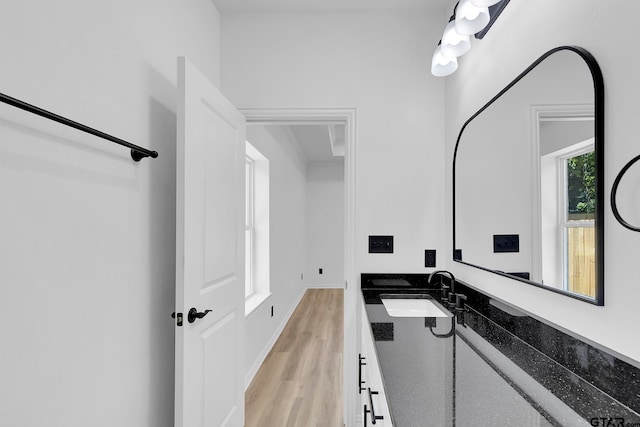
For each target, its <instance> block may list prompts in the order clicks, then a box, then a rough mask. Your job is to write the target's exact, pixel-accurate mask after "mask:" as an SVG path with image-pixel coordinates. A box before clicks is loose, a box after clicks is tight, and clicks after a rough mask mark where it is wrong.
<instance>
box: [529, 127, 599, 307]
mask: <svg viewBox="0 0 640 427" xmlns="http://www.w3.org/2000/svg"><path fill="white" fill-rule="evenodd" d="M540 166H541V169H540V171H541V175H540V176H541V186H540V189H541V237H542V248H543V251H542V254H543V256H542V270H543V276H542V277H543V283H544V284H545V285H549V286H555V287H557V288H559V289H563V290H565V291H569V292H573V293H577V294H581V295H586V296H591V297H595V282H596V278H595V207H596V206H595V204H596V188H595V152H594V144H593V139H589V140H586V141H583V142H580V143H577V144H573V145H570V146H568V147H565V148H562V149H560V150H558V151H555V152H553V153H550V154H547V155H545V156H542V157H541V163H540Z"/></svg>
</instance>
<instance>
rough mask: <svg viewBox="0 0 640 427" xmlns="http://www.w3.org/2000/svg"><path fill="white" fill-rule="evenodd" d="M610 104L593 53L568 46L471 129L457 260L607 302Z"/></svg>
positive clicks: (462, 156) (485, 110) (456, 213)
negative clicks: (606, 124) (606, 118)
mask: <svg viewBox="0 0 640 427" xmlns="http://www.w3.org/2000/svg"><path fill="white" fill-rule="evenodd" d="M603 100H604V84H603V80H602V73H601V71H600V68H599V67H598V64H597V63H596V61H595V59H594V58H593V56H591V54H589V52H587V51H585V50H584V49H582V48H578V47H574V46H561V47H558V48H555V49H552V50H551V51H549V52H547V53H545V54H544V55H543V56H541V57H540V58H539V59H538V60H536V61H535V62H534V63H533V64H532V65H531V66H530V67H528V68H527V69H526V70H524V71H523V72H522V73H521V74H520V75H519V76H518V77H516V79H514V80H513V81H512V82H511V83H510V84H509V85H508V86H507V87H506V88H505V89H503V90H502V91H500V93H498V94H497V95H496V96H495V97H494V98H493V99H491V100H490V101H489V102H488V103H487V104H486V105H484V106H483V107H482V108H481V109H480V110H479V111H478V112H477V113H475V114H474V115H473V116H472V117H471V118H470V119H469V120H468V121H467V122H466V123H465V124H464V125H463V126H462V129H461V130H460V134H459V136H458V141H457V143H456V148H455V153H454V160H453V193H454V194H453V244H454V246H453V247H454V256H453V257H454V260H455V261H457V262H461V263H464V264H467V265H471V266H474V267H477V268H481V269H483V270H487V271H490V272H493V273H496V274H499V275H501V276H506V277H509V278H512V279H514V280H519V281H522V282H526V283H529V284H532V285H535V286H540V287H543V288H545V289H548V290H550V291H553V292H558V293H562V294H565V295H567V296H570V297H573V298H577V299H580V300H583V301H586V302H589V303H593V304H596V305H603V304H604V283H603V279H604V272H603V261H604V228H603V223H604V221H603V220H604V218H603V213H604V202H603V201H604V183H603V168H604V166H603V165H604V128H603V126H604V109H603Z"/></svg>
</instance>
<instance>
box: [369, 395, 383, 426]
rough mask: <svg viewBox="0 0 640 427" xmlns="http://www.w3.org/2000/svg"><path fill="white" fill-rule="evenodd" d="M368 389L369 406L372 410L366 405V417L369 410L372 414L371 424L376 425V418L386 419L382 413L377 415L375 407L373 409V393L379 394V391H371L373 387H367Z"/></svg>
mask: <svg viewBox="0 0 640 427" xmlns="http://www.w3.org/2000/svg"><path fill="white" fill-rule="evenodd" d="M367 390H368V391H369V406H370V407H371V410H368V409H367V408H366V406H365V409H364V413H365V419H366V417H367V415H366V414H367V412H368V413H370V414H371V424H373V425H375V424H376V420H384V417H383V416H382V415H376V411H375V409H373V395H374V394H378V392H377V391H371V387H367Z"/></svg>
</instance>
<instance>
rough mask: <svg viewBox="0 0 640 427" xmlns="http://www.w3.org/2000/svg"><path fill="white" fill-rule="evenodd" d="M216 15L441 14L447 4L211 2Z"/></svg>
mask: <svg viewBox="0 0 640 427" xmlns="http://www.w3.org/2000/svg"><path fill="white" fill-rule="evenodd" d="M213 3H214V4H215V5H216V8H217V9H218V11H219V12H221V13H224V12H347V11H372V10H423V11H437V12H442V11H443V10H444V9H445V8H447V7H449V2H448V1H446V0H213Z"/></svg>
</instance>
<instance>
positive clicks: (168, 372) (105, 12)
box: [0, 0, 219, 427]
mask: <svg viewBox="0 0 640 427" xmlns="http://www.w3.org/2000/svg"><path fill="white" fill-rule="evenodd" d="M0 38H1V39H2V40H5V42H4V43H3V44H2V57H3V66H2V67H0V82H2V83H1V84H0V86H1V89H0V91H1V92H3V93H6V94H8V95H11V96H14V97H17V98H21V99H24V100H25V101H27V102H30V103H33V104H36V105H38V106H41V107H43V108H46V109H50V110H52V111H54V112H56V113H58V114H61V115H64V116H68V117H70V118H72V119H74V120H77V121H79V122H82V123H85V124H87V125H89V126H92V127H95V128H98V129H100V130H103V131H105V132H107V133H111V134H113V135H115V136H118V137H121V138H124V139H127V140H130V141H132V142H133V143H135V144H138V145H141V146H144V147H148V148H151V149H153V150H157V151H158V152H159V153H160V156H159V157H158V159H155V160H149V159H146V160H143V161H141V162H140V163H135V162H133V161H132V160H131V159H130V157H129V152H128V150H126V149H124V148H122V147H118V146H115V145H112V144H110V143H107V142H105V141H103V140H101V139H97V138H95V137H92V136H90V135H87V134H83V133H79V132H75V131H72V130H68V129H66V128H63V127H62V126H60V125H57V124H55V123H48V122H47V121H46V120H44V119H40V118H37V117H36V116H32V115H28V114H27V113H21V112H19V111H17V110H14V109H10V108H8V107H4V106H3V107H0V199H1V200H2V209H0V236H1V238H0V260H1V261H0V301H3V308H2V315H1V318H2V322H0V323H1V326H0V336H1V337H2V338H1V340H2V343H1V346H2V350H1V353H2V356H1V362H2V368H1V369H2V374H1V377H2V381H0V402H2V404H1V405H0V424H2V425H16V426H17V425H20V426H43V425H47V426H87V425H92V426H109V427H111V426H131V427H140V426H154V427H155V426H171V425H173V371H174V328H175V326H174V321H173V320H172V319H171V318H170V317H169V315H170V314H171V312H172V311H173V306H174V301H175V297H174V292H175V134H176V112H175V108H176V107H175V106H176V102H177V101H176V57H177V56H179V55H185V56H187V57H189V58H190V59H191V60H192V62H194V63H195V64H196V65H197V66H198V67H199V68H200V69H201V70H202V71H203V72H204V73H205V75H206V76H208V78H209V79H210V80H211V81H213V82H214V83H218V82H219V56H218V52H219V14H218V12H217V11H216V9H215V7H214V6H213V4H212V3H211V1H210V0H193V1H189V2H182V1H177V0H168V1H164V2H157V1H151V0H138V1H135V2H130V1H124V0H113V1H109V2H86V1H82V0H64V1H56V2H51V1H46V0H34V1H29V2H24V1H19V0H7V1H5V2H3V7H2V13H1V14H0ZM45 122H46V123H45Z"/></svg>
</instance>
